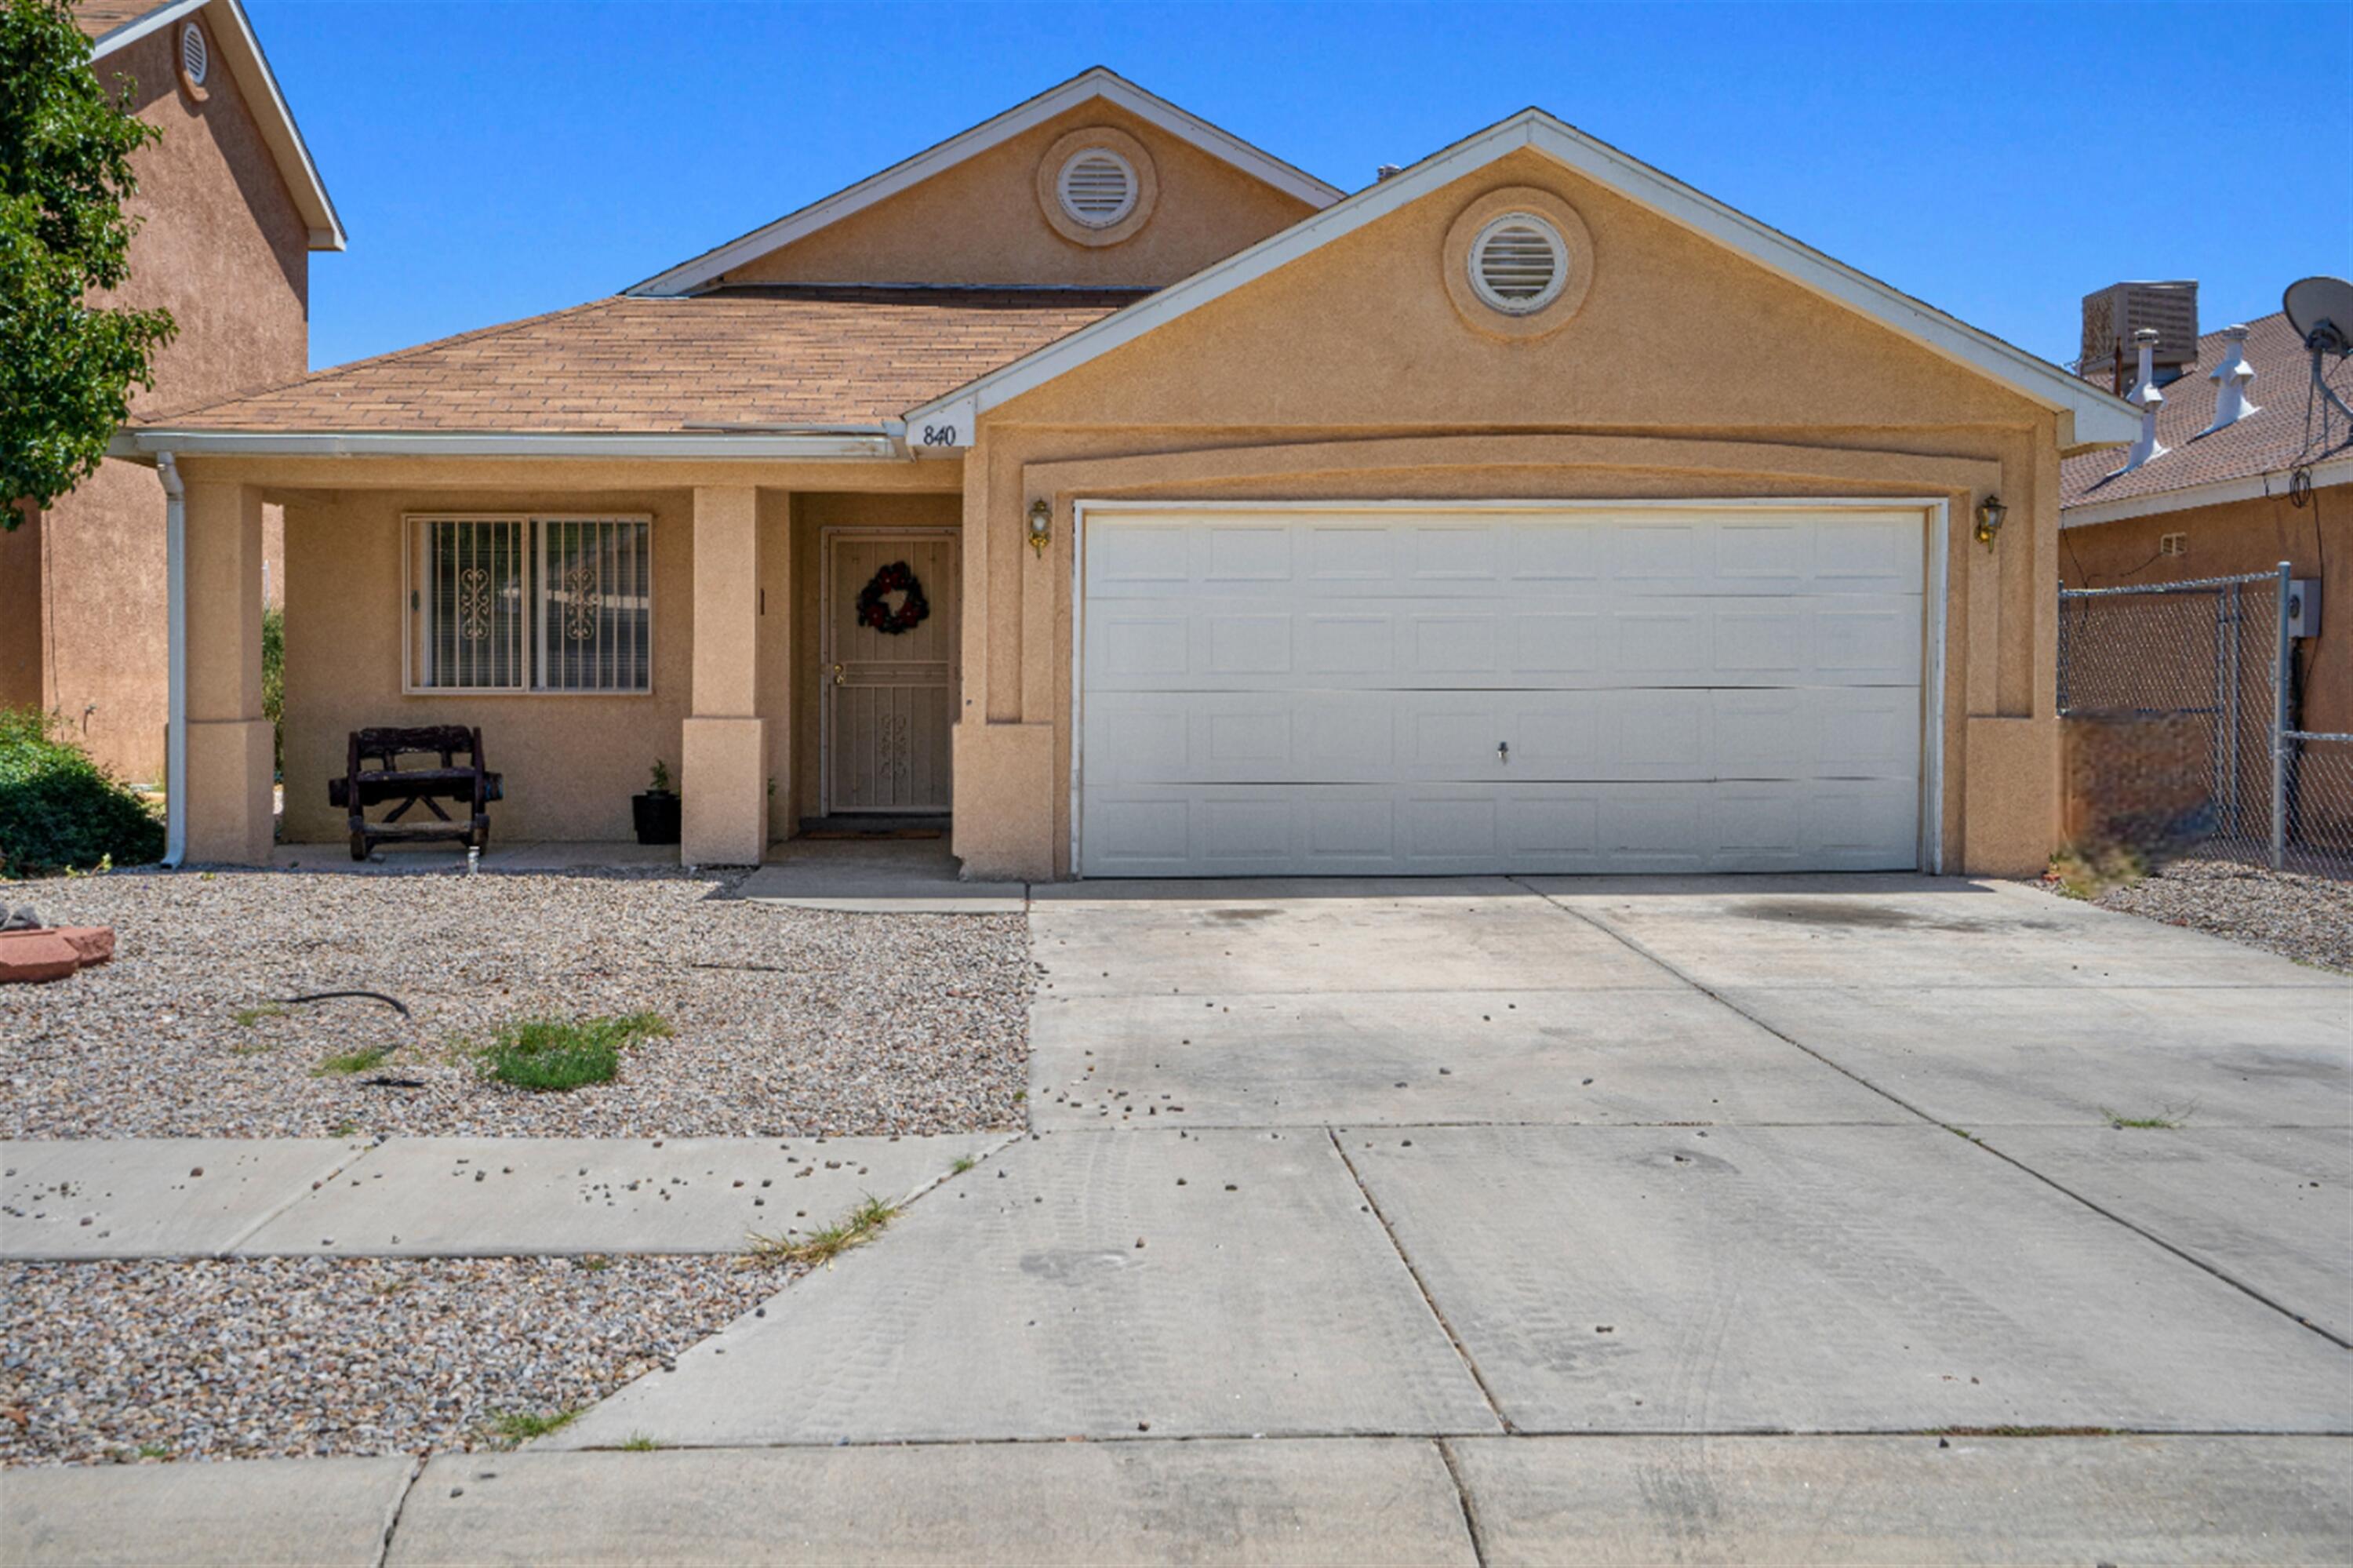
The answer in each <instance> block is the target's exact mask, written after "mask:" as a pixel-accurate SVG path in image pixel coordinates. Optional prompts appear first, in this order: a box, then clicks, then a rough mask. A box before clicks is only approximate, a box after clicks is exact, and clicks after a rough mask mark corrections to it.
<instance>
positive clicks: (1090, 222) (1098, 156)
mask: <svg viewBox="0 0 2353 1568" xmlns="http://www.w3.org/2000/svg"><path fill="white" fill-rule="evenodd" d="M1056 188H1057V190H1058V191H1059V192H1060V196H1061V198H1062V210H1063V211H1064V212H1066V213H1068V214H1070V216H1071V220H1072V221H1073V222H1076V223H1082V224H1084V225H1085V226H1086V227H1087V228H1110V227H1111V226H1112V225H1113V224H1115V223H1117V222H1119V221H1120V220H1121V219H1122V218H1124V217H1126V216H1127V215H1128V214H1129V213H1130V212H1133V211H1134V209H1135V170H1134V168H1133V167H1131V166H1130V165H1129V164H1128V161H1127V160H1126V159H1125V158H1123V157H1121V156H1120V155H1119V154H1117V153H1114V152H1113V151H1112V150H1111V149H1110V148H1108V147H1089V148H1087V149H1085V150H1084V151H1082V152H1081V153H1079V154H1076V155H1075V156H1073V157H1072V158H1071V160H1070V161H1069V162H1068V163H1066V164H1063V165H1062V172H1061V175H1060V176H1059V178H1058V180H1057V182H1056Z"/></svg>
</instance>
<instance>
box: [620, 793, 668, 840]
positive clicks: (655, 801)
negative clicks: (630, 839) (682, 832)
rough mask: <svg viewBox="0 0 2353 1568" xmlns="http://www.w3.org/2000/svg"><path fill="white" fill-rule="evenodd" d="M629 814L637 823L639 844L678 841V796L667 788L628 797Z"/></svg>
mask: <svg viewBox="0 0 2353 1568" xmlns="http://www.w3.org/2000/svg"><path fill="white" fill-rule="evenodd" d="M629 815H630V817H631V818H632V819H634V820H635V821H636V822H637V825H638V842H639V843H641V844H674V843H676V842H678V797H677V796H676V795H673V794H671V793H670V791H669V790H667V789H655V790H649V791H648V792H647V793H645V794H643V795H632V796H630V797H629Z"/></svg>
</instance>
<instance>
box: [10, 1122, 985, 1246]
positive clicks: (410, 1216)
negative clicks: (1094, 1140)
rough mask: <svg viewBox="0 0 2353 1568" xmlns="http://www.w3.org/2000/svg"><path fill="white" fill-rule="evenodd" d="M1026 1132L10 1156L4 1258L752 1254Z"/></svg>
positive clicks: (46, 1145) (171, 1142)
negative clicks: (771, 1240)
mask: <svg viewBox="0 0 2353 1568" xmlns="http://www.w3.org/2000/svg"><path fill="white" fill-rule="evenodd" d="M1014 1136H1015V1135H1014V1134H1011V1133H1002V1132H998V1133H987V1132H980V1133H950V1134H943V1135H940V1136H936V1137H929V1138H836V1139H814V1138H796V1139H754V1138H684V1139H680V1138H673V1139H591V1138H397V1139H387V1140H385V1141H383V1142H373V1141H369V1140H366V1139H178V1138H169V1139H117V1140H104V1141H100V1140H72V1139H67V1140H55V1141H21V1142H12V1143H5V1144H0V1219H4V1220H5V1224H0V1257H6V1258H11V1259H20V1260H25V1259H36V1258H59V1259H74V1258H101V1257H264V1256H284V1255H322V1256H348V1257H372V1256H374V1257H498V1256H533V1255H537V1256H545V1255H563V1254H579V1253H608V1254H612V1253H733V1252H741V1251H743V1250H744V1238H745V1236H746V1235H747V1234H749V1233H752V1232H755V1231H756V1232H759V1233H762V1234H778V1233H781V1232H784V1231H786V1230H788V1229H792V1228H796V1222H798V1224H797V1228H800V1229H807V1228H810V1227H811V1226H812V1225H820V1224H829V1223H830V1222H832V1221H833V1220H836V1219H838V1218H839V1217H840V1215H841V1214H842V1213H844V1212H846V1211H847V1210H849V1208H850V1207H852V1206H853V1205H855V1204H856V1203H857V1202H859V1201H860V1199H862V1198H865V1197H868V1196H872V1197H878V1198H884V1199H890V1200H894V1201H895V1200H900V1199H903V1198H906V1197H908V1196H911V1195H913V1194H914V1193H916V1192H923V1191H925V1190H927V1189H928V1188H929V1187H930V1186H932V1185H933V1184H934V1182H937V1181H940V1180H941V1179H942V1178H944V1177H945V1176H947V1175H949V1174H950V1173H951V1172H952V1171H954V1170H955V1165H956V1163H957V1162H958V1161H959V1160H981V1159H985V1158H987V1155H988V1153H989V1152H990V1151H991V1150H994V1149H997V1148H1000V1147H1002V1146H1003V1145H1004V1144H1006V1143H1008V1142H1009V1141H1010V1140H1011V1139H1013V1137H1014ZM804 1216H805V1217H804Z"/></svg>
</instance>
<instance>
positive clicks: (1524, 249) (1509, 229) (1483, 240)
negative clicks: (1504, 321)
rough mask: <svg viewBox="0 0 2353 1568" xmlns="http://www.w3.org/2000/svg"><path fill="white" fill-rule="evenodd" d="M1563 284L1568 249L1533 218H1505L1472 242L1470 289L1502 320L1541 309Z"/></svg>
mask: <svg viewBox="0 0 2353 1568" xmlns="http://www.w3.org/2000/svg"><path fill="white" fill-rule="evenodd" d="M1567 281H1568V247H1567V246H1566V245H1565V244H1563V243H1562V242H1561V238H1560V231H1559V230H1557V229H1556V228H1553V226H1552V225H1551V224H1549V223H1546V221H1545V220H1544V219H1543V218H1540V217H1535V215H1534V214H1532V213H1525V212H1507V213H1505V214H1504V216H1503V217H1498V218H1495V219H1493V221H1491V222H1490V223H1489V224H1488V225H1487V226H1486V227H1485V228H1482V229H1481V230H1480V231H1479V237H1478V238H1476V239H1474V240H1472V242H1471V286H1472V288H1473V289H1475V290H1477V291H1478V293H1479V297H1480V298H1481V299H1482V300H1483V301H1485V302H1487V303H1488V304H1490V305H1492V306H1493V307H1494V308H1495V309H1496V310H1499V311H1502V312H1503V313H1504V314H1506V315H1514V316H1524V315H1527V314H1529V313H1532V312H1535V311H1540V310H1542V309H1544V308H1545V307H1546V305H1548V304H1550V303H1552V302H1553V301H1554V300H1556V299H1557V298H1558V297H1559V295H1560V291H1561V289H1562V287H1563V286H1564V285H1565V284H1566V283H1567Z"/></svg>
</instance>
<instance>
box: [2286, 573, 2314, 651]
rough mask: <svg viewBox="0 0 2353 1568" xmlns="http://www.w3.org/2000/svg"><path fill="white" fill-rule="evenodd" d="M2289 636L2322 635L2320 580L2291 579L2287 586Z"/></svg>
mask: <svg viewBox="0 0 2353 1568" xmlns="http://www.w3.org/2000/svg"><path fill="white" fill-rule="evenodd" d="M2287 634H2288V635H2289V636H2290V637H2317V636H2319V635H2320V579H2319V578H2318V577H2290V578H2289V579H2288V585H2287Z"/></svg>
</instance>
